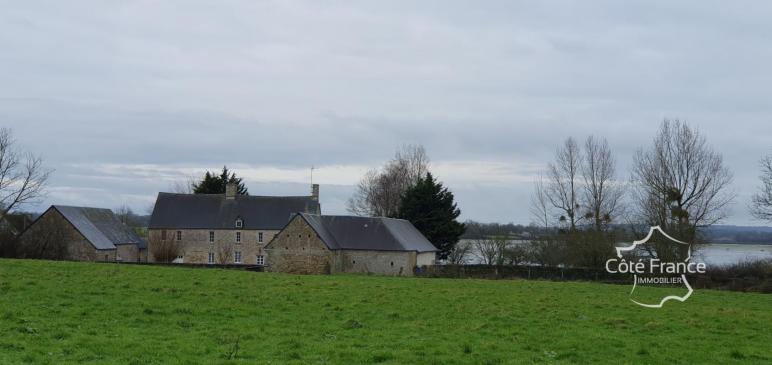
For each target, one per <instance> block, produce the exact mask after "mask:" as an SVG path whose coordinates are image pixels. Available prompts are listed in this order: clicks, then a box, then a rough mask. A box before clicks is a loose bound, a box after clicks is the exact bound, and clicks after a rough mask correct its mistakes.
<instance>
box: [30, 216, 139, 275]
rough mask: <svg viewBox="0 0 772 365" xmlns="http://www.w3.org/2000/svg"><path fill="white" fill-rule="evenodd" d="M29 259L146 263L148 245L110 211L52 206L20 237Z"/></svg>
mask: <svg viewBox="0 0 772 365" xmlns="http://www.w3.org/2000/svg"><path fill="white" fill-rule="evenodd" d="M19 241H20V242H21V245H22V246H24V248H25V251H27V252H29V253H30V254H31V255H32V257H37V258H50V259H65V260H76V261H107V262H114V261H118V262H121V261H122V262H146V261H147V243H146V242H145V241H144V240H143V239H141V238H140V237H139V236H138V235H137V234H136V233H135V232H134V231H133V230H132V229H131V228H129V227H127V226H126V225H124V224H123V223H122V222H121V221H120V220H119V219H118V217H116V216H115V214H113V212H112V211H111V210H110V209H103V208H91V207H73V206H66V205H52V206H51V207H50V208H48V210H46V211H45V213H43V214H42V215H41V216H40V217H39V218H38V219H37V220H35V221H34V222H33V223H32V224H30V225H29V227H28V228H27V229H26V230H25V231H24V232H23V233H22V234H21V236H20V237H19Z"/></svg>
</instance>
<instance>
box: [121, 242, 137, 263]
mask: <svg viewBox="0 0 772 365" xmlns="http://www.w3.org/2000/svg"><path fill="white" fill-rule="evenodd" d="M116 248H117V250H116V255H117V256H116V257H115V260H116V261H120V262H140V261H139V257H140V256H139V248H138V247H137V245H118V246H116Z"/></svg>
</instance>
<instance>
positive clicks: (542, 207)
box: [530, 175, 551, 229]
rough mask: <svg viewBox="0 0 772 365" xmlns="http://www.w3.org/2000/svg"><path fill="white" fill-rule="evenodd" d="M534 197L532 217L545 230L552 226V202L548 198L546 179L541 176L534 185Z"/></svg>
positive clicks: (532, 200)
mask: <svg viewBox="0 0 772 365" xmlns="http://www.w3.org/2000/svg"><path fill="white" fill-rule="evenodd" d="M533 185H534V186H533V195H532V196H531V207H530V212H531V217H533V219H534V221H535V222H536V223H537V224H538V225H539V226H541V227H543V228H544V229H549V226H550V215H551V212H550V208H551V207H550V202H549V198H547V190H546V187H545V186H544V177H543V176H541V175H539V177H537V178H536V180H535V181H534V184H533Z"/></svg>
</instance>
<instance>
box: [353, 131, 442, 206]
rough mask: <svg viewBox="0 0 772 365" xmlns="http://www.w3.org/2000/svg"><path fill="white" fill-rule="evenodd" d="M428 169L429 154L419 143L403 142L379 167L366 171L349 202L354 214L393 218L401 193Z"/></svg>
mask: <svg viewBox="0 0 772 365" xmlns="http://www.w3.org/2000/svg"><path fill="white" fill-rule="evenodd" d="M428 171H429V157H428V155H427V154H426V150H425V149H424V148H423V147H422V146H417V145H404V146H402V147H401V148H400V149H399V150H397V152H396V153H395V155H394V158H392V159H391V160H390V161H388V162H387V163H386V165H385V166H383V167H382V168H380V169H373V170H370V171H368V172H367V173H366V174H365V176H364V177H363V178H362V180H360V181H359V184H358V185H357V189H356V191H355V192H354V195H353V196H352V197H351V199H349V201H348V211H349V212H351V213H352V214H355V215H361V216H374V217H378V216H381V217H393V216H395V215H397V214H398V212H399V205H400V202H401V200H402V195H404V194H405V192H406V191H407V190H408V189H410V188H411V187H413V186H414V185H415V184H416V183H417V182H418V180H420V179H421V178H422V177H423V176H424V175H426V173H427V172H428Z"/></svg>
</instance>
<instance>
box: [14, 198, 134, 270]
mask: <svg viewBox="0 0 772 365" xmlns="http://www.w3.org/2000/svg"><path fill="white" fill-rule="evenodd" d="M51 233H54V234H55V235H56V236H58V239H60V240H62V241H63V242H59V243H63V244H65V245H66V246H67V253H66V255H65V257H63V258H64V259H65V260H74V261H107V262H112V261H115V253H116V252H115V251H116V250H115V249H108V250H98V249H96V248H95V247H94V246H93V245H92V244H91V243H90V242H89V241H88V240H87V239H86V237H84V236H83V235H82V234H81V233H80V232H78V230H77V229H75V227H73V226H72V225H71V224H70V223H69V222H68V221H67V220H66V219H65V218H64V216H62V214H61V213H59V212H58V211H57V210H56V209H49V210H47V211H46V212H45V213H44V214H43V215H42V216H41V217H40V218H39V219H38V220H37V221H35V223H34V224H32V225H31V226H30V227H29V229H27V230H26V231H25V232H24V234H23V235H22V236H21V239H20V241H21V243H22V244H31V242H32V241H33V240H37V239H50V238H48V236H50V235H51ZM134 247H135V248H136V246H134Z"/></svg>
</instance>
